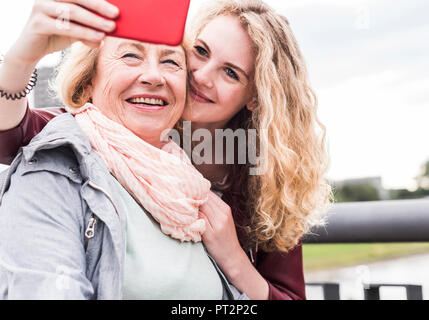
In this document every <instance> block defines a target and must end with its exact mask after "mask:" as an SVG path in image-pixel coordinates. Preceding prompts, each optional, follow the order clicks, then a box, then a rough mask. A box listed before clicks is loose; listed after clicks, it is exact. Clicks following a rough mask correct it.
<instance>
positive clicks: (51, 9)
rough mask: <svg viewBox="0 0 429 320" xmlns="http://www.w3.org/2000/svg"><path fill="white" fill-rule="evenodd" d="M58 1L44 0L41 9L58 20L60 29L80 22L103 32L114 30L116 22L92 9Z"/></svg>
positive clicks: (57, 24)
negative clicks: (93, 11) (95, 12)
mask: <svg viewBox="0 0 429 320" xmlns="http://www.w3.org/2000/svg"><path fill="white" fill-rule="evenodd" d="M58 1H60V0H57V1H43V2H42V3H41V10H43V12H44V14H46V15H47V16H49V17H51V18H53V19H55V20H56V26H57V28H59V29H67V27H68V24H69V23H75V24H80V25H82V26H85V27H89V28H92V29H97V30H100V31H103V32H112V31H113V30H114V29H115V22H114V21H112V20H109V19H105V18H103V17H100V16H98V15H96V14H94V13H92V12H91V11H89V10H87V9H85V8H83V7H80V6H79V5H76V4H72V3H62V4H59V3H58ZM61 1H63V0H61Z"/></svg>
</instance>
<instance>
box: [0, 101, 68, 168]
mask: <svg viewBox="0 0 429 320" xmlns="http://www.w3.org/2000/svg"><path fill="white" fill-rule="evenodd" d="M63 112H65V110H64V109H62V108H49V109H35V110H30V108H29V107H28V106H27V108H26V112H25V114H24V118H23V119H22V120H21V122H20V123H19V124H18V126H16V127H15V128H12V129H9V130H5V131H0V164H6V165H9V164H10V163H11V162H12V160H13V158H15V156H16V154H17V152H18V150H19V148H20V147H22V146H25V145H27V144H28V143H29V142H30V141H31V139H33V138H34V137H35V136H36V135H37V134H38V133H39V132H40V131H42V129H43V128H44V127H45V125H46V124H47V123H48V122H49V121H50V120H51V119H53V118H54V117H55V116H56V115H58V114H61V113H63Z"/></svg>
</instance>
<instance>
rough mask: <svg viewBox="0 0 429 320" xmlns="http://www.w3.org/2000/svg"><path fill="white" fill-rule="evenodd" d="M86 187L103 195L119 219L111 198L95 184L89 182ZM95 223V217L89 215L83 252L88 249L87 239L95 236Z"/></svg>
mask: <svg viewBox="0 0 429 320" xmlns="http://www.w3.org/2000/svg"><path fill="white" fill-rule="evenodd" d="M88 185H90V186H91V187H93V188H94V189H96V190H98V191H100V192H102V193H104V195H105V196H106V197H107V198H108V199H109V200H110V202H111V203H112V205H113V207H114V209H115V211H116V214H117V215H118V217H119V212H118V208H117V207H116V205H115V203H114V202H113V200H112V197H111V196H110V195H109V194H108V193H107V192H106V191H105V190H104V189H103V188H101V187H99V186H97V185H96V184H94V183H92V182H91V181H89V182H88ZM96 223H97V218H96V217H95V215H94V214H91V216H90V218H89V221H88V226H87V227H86V230H85V250H86V249H87V248H88V241H89V239H92V238H94V236H95V224H96Z"/></svg>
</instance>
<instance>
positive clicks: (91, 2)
mask: <svg viewBox="0 0 429 320" xmlns="http://www.w3.org/2000/svg"><path fill="white" fill-rule="evenodd" d="M54 1H56V2H64V3H71V4H76V5H79V6H81V7H84V8H86V9H88V10H91V11H93V12H95V13H98V14H100V15H102V16H105V17H108V18H111V19H114V18H116V17H117V16H118V14H119V9H118V8H117V7H115V6H114V5H112V4H111V3H109V2H107V1H104V0H54Z"/></svg>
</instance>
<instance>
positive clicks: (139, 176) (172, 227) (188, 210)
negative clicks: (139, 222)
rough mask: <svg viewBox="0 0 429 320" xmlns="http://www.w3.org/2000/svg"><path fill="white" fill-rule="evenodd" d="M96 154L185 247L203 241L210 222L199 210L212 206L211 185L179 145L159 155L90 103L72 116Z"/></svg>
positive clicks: (167, 147) (156, 149) (165, 149)
mask: <svg viewBox="0 0 429 320" xmlns="http://www.w3.org/2000/svg"><path fill="white" fill-rule="evenodd" d="M72 113H73V114H74V115H75V119H76V121H77V123H78V124H79V126H80V127H81V129H82V130H83V132H84V133H85V134H86V135H87V136H88V138H89V141H90V143H91V146H92V148H93V149H94V150H95V151H96V152H97V153H98V155H100V156H101V158H102V159H103V160H104V161H105V163H106V164H107V167H108V168H109V170H110V172H111V173H112V174H113V175H114V176H115V177H116V179H117V180H118V181H119V182H120V183H121V184H122V186H123V187H124V188H125V189H126V190H127V191H128V192H129V193H130V194H131V195H132V196H133V197H134V199H136V200H137V201H138V202H139V203H140V205H141V206H143V207H144V208H145V209H146V210H147V211H148V212H150V213H151V214H152V216H153V218H154V219H155V220H156V221H157V222H159V224H160V225H161V230H162V232H164V233H165V234H168V235H170V236H171V237H172V238H175V239H179V240H180V241H182V242H183V241H190V240H192V241H194V242H198V241H201V235H202V234H203V233H204V231H205V221H204V219H202V218H199V216H198V212H199V206H200V205H201V204H203V203H204V202H205V201H207V198H208V193H209V192H210V182H209V181H208V180H206V179H205V178H204V177H203V176H202V175H201V173H199V172H198V171H197V170H196V169H195V168H194V167H193V165H192V163H191V161H190V160H189V158H188V157H187V155H186V153H185V152H184V151H183V150H182V149H181V148H180V147H179V146H178V145H177V144H175V143H174V142H173V141H171V140H170V141H169V142H168V143H167V144H166V145H165V146H164V147H163V148H162V149H158V148H156V147H154V146H152V145H150V144H148V143H147V142H145V141H143V140H142V139H140V138H139V137H137V136H136V135H135V134H134V133H132V132H131V131H130V130H128V129H127V128H125V127H124V126H122V125H120V124H118V123H116V122H114V121H112V120H110V119H109V118H107V117H106V116H104V115H103V114H102V113H101V112H100V111H99V110H98V109H97V108H96V107H95V106H94V105H92V104H90V103H87V104H86V105H85V106H83V107H82V108H81V109H79V110H78V111H72Z"/></svg>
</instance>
